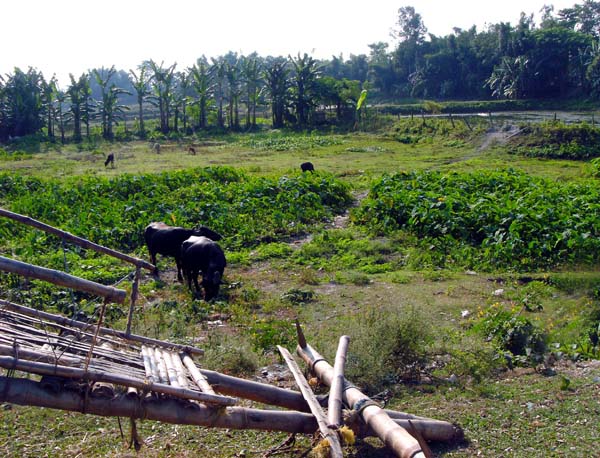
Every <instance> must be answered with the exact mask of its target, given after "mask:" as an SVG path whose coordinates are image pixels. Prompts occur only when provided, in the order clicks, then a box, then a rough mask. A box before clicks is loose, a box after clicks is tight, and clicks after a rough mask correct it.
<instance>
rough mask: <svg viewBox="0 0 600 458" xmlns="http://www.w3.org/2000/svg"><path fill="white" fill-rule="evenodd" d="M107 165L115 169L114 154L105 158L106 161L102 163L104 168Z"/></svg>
mask: <svg viewBox="0 0 600 458" xmlns="http://www.w3.org/2000/svg"><path fill="white" fill-rule="evenodd" d="M108 164H111V165H112V167H113V168H115V155H114V153H109V154H108V156H106V160H105V161H104V167H106V166H108Z"/></svg>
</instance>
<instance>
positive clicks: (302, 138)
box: [239, 135, 343, 151]
mask: <svg viewBox="0 0 600 458" xmlns="http://www.w3.org/2000/svg"><path fill="white" fill-rule="evenodd" d="M239 143H240V145H242V146H247V147H250V148H253V149H258V150H268V151H304V150H310V149H314V148H320V147H324V146H332V145H341V144H342V143H343V141H342V139H341V138H339V137H336V136H332V135H327V136H325V135H323V136H321V135H256V136H252V137H249V138H248V137H244V138H243V139H242V140H240V141H239Z"/></svg>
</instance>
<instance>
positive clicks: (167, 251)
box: [144, 222, 221, 282]
mask: <svg viewBox="0 0 600 458" xmlns="http://www.w3.org/2000/svg"><path fill="white" fill-rule="evenodd" d="M191 236H204V237H208V238H209V239H212V240H221V235H220V234H218V233H217V232H215V231H213V230H211V229H209V228H208V227H205V226H200V227H199V228H197V229H185V228H183V227H173V226H169V225H167V224H165V223H161V222H154V223H150V224H149V225H148V226H146V229H145V230H144V240H145V241H146V246H147V247H148V251H149V253H150V258H151V262H152V264H154V266H156V255H157V254H162V255H163V256H170V257H172V258H175V263H176V264H177V279H178V280H179V281H180V282H182V281H183V277H182V275H181V244H182V243H183V242H184V241H185V240H187V239H188V238H190V237H191ZM154 274H155V275H158V267H156V269H155V270H154Z"/></svg>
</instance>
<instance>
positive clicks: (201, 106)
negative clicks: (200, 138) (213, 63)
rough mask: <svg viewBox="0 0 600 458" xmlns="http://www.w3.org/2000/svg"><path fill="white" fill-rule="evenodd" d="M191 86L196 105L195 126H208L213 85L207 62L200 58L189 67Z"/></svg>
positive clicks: (202, 127)
mask: <svg viewBox="0 0 600 458" xmlns="http://www.w3.org/2000/svg"><path fill="white" fill-rule="evenodd" d="M189 74H190V77H191V86H192V88H193V90H194V93H195V102H194V105H196V107H197V113H198V121H197V127H199V128H200V129H205V128H206V127H207V126H208V109H209V106H210V102H211V97H212V95H213V89H214V85H213V82H212V76H211V72H210V68H209V65H208V62H207V61H206V59H205V58H200V59H198V60H197V61H196V64H195V65H194V66H193V67H192V68H190V69H189Z"/></svg>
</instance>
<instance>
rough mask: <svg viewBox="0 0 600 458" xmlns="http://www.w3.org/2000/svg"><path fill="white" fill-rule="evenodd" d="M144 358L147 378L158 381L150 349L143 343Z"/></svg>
mask: <svg viewBox="0 0 600 458" xmlns="http://www.w3.org/2000/svg"><path fill="white" fill-rule="evenodd" d="M142 359H143V361H144V370H145V371H146V379H148V380H149V381H150V383H153V382H155V381H156V379H155V377H154V370H153V368H152V365H153V364H154V361H153V359H152V357H151V355H150V350H149V349H148V347H146V346H145V345H142Z"/></svg>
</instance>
